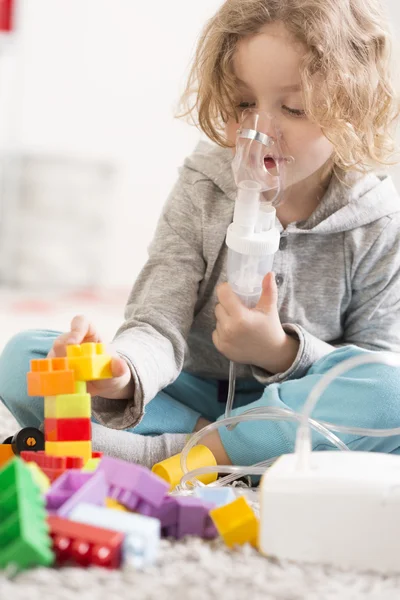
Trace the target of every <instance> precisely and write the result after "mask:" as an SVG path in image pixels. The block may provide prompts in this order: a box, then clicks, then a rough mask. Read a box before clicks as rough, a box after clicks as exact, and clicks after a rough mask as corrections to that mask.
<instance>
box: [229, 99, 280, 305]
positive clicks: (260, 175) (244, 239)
mask: <svg viewBox="0 0 400 600" xmlns="http://www.w3.org/2000/svg"><path fill="white" fill-rule="evenodd" d="M280 152H281V149H280V147H279V134H278V132H277V128H276V125H275V123H274V120H273V119H272V117H270V116H269V115H267V114H264V113H262V112H258V111H255V110H253V109H250V110H247V111H244V113H243V118H242V121H241V123H240V127H239V129H238V131H237V139H236V153H235V157H234V159H233V161H232V170H233V174H234V178H235V182H236V185H237V188H238V193H237V198H236V202H235V209H234V215H233V222H232V223H231V225H230V226H229V227H228V231H227V236H226V244H227V246H228V282H229V283H230V285H231V287H232V289H233V291H234V292H235V293H236V294H237V296H238V297H239V298H240V299H241V301H242V302H243V304H244V305H245V306H247V307H248V308H254V307H255V306H256V305H257V303H258V300H259V298H260V296H261V292H262V282H263V279H264V277H265V275H266V274H267V273H268V272H269V271H271V270H272V264H273V260H274V254H275V252H276V251H277V250H278V247H279V231H278V229H277V227H276V211H275V208H274V205H273V203H274V201H276V199H277V198H278V197H279V195H280V193H281V189H282V181H281V177H280V170H281V160H280V158H281V157H280V155H279V153H280ZM266 156H269V157H271V158H270V161H269V162H270V163H272V164H275V167H274V168H275V170H276V173H275V174H273V173H271V172H270V171H268V169H267V168H266V165H265V157H266ZM272 158H274V159H275V161H273V160H272ZM267 192H268V193H272V196H271V197H270V198H269V199H268V200H264V201H263V202H261V199H262V198H261V195H262V194H263V193H264V194H265V193H267Z"/></svg>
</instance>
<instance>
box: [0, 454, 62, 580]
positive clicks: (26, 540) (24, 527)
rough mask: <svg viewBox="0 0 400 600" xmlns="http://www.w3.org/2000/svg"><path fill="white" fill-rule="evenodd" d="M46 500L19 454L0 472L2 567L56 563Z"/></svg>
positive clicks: (0, 544)
mask: <svg viewBox="0 0 400 600" xmlns="http://www.w3.org/2000/svg"><path fill="white" fill-rule="evenodd" d="M44 504H45V501H44V498H43V496H42V495H41V493H40V489H39V487H38V486H37V484H36V483H35V482H34V480H33V478H32V474H31V471H30V469H29V468H28V467H27V465H25V463H24V462H23V461H22V460H21V459H20V458H18V457H16V458H14V459H13V460H11V461H9V462H8V463H7V464H6V465H5V466H4V467H3V469H2V470H1V471H0V569H4V568H5V567H7V566H9V565H13V566H15V568H16V570H18V571H21V570H23V569H26V568H29V567H34V566H38V565H44V566H48V565H51V564H52V563H53V562H54V554H53V552H52V549H51V548H52V541H51V538H50V536H49V534H48V525H47V521H46V517H47V515H46V510H45V505H44Z"/></svg>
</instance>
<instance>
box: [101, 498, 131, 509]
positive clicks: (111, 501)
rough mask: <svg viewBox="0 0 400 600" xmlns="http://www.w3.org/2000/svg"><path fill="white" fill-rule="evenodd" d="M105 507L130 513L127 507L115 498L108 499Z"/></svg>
mask: <svg viewBox="0 0 400 600" xmlns="http://www.w3.org/2000/svg"><path fill="white" fill-rule="evenodd" d="M105 505H106V507H107V508H114V509H115V510H123V511H124V512H128V509H127V508H126V506H123V505H122V504H120V503H119V502H117V501H116V500H114V498H106V502H105Z"/></svg>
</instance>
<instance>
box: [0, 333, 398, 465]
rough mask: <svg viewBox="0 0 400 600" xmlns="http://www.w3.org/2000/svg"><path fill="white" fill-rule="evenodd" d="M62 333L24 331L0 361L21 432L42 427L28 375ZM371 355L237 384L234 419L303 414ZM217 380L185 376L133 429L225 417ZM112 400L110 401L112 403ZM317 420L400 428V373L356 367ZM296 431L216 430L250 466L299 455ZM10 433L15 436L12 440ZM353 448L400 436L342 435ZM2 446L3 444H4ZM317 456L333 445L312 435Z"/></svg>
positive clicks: (393, 447) (324, 402) (264, 425)
mask: <svg viewBox="0 0 400 600" xmlns="http://www.w3.org/2000/svg"><path fill="white" fill-rule="evenodd" d="M58 335H59V332H56V331H49V330H43V331H42V330H38V331H26V332H22V333H20V334H18V335H16V336H14V337H13V338H12V339H11V340H10V341H9V342H8V344H7V345H6V347H5V348H4V350H3V353H2V355H1V356H0V399H1V400H2V401H3V403H4V404H5V405H6V406H7V407H8V409H9V410H10V411H11V413H12V414H13V415H14V417H15V418H16V419H17V421H18V422H19V424H20V425H21V427H26V426H29V425H30V426H34V427H39V425H40V424H41V423H42V421H43V398H39V397H36V398H29V397H28V396H27V390H26V373H27V372H28V370H29V361H30V360H31V359H33V358H44V357H46V355H47V353H48V352H49V350H50V348H51V346H52V344H53V341H54V339H55V338H56V337H57V336H58ZM365 353H368V351H367V350H361V349H359V348H356V347H354V346H346V347H342V348H339V349H337V350H335V351H334V352H332V353H331V354H328V355H327V356H325V357H324V358H322V359H320V360H319V361H317V362H316V363H315V364H314V365H313V366H312V367H311V368H310V369H309V371H308V373H307V374H306V375H305V376H304V377H303V378H301V379H297V380H289V381H284V382H283V383H279V384H272V385H270V386H268V387H266V388H265V387H263V386H262V385H261V384H260V383H258V382H257V381H256V380H255V379H249V380H238V381H237V386H236V395H235V404H234V406H235V409H234V411H233V414H234V415H240V414H242V413H243V412H245V411H246V410H248V409H249V408H256V407H267V406H273V407H281V408H291V409H293V410H294V411H296V412H301V409H302V406H303V405H304V402H305V400H306V399H307V396H308V394H309V393H310V391H311V389H312V388H313V386H314V385H315V384H316V383H317V382H318V381H319V380H320V379H321V377H322V376H323V375H324V373H326V372H327V371H328V370H329V369H331V368H332V367H334V366H335V365H337V364H338V363H339V362H341V361H344V360H346V359H347V358H349V357H351V356H354V355H357V354H365ZM218 389H219V382H218V381H217V380H215V379H202V378H200V377H195V376H193V375H190V374H188V373H185V372H183V373H182V374H181V375H180V377H178V379H177V380H176V381H175V382H174V383H173V384H172V385H170V386H169V387H167V388H166V389H164V390H163V391H161V392H160V393H159V394H158V395H157V396H156V397H155V398H154V399H153V400H152V401H151V402H150V403H149V404H148V405H147V406H146V412H145V415H144V417H143V419H142V421H141V422H140V423H139V424H138V425H137V426H136V427H134V428H132V429H131V430H130V431H134V432H135V433H138V434H142V435H159V434H162V433H191V432H192V431H193V430H194V427H195V425H196V422H197V420H198V418H199V417H200V416H202V417H204V418H205V419H208V420H209V421H216V420H218V419H222V418H223V414H224V410H225V404H224V403H221V402H220V401H219V399H218ZM110 402H111V401H110ZM312 416H313V418H315V419H317V420H321V421H330V422H332V423H337V424H342V425H353V426H356V427H368V428H379V429H383V428H392V427H399V426H400V369H399V368H395V367H390V366H387V365H382V364H376V365H375V364H368V365H362V366H359V367H357V368H355V369H353V370H352V371H349V372H347V373H345V374H344V375H343V376H341V377H339V378H337V379H336V380H335V381H334V382H333V383H332V384H331V385H330V386H329V387H328V389H327V390H326V392H325V393H324V394H323V396H322V397H321V400H320V402H319V403H318V404H317V407H316V409H315V411H314V413H313V415H312ZM296 429H297V425H296V424H295V423H293V422H288V421H279V422H277V421H265V420H260V421H250V422H244V423H241V424H239V425H238V426H237V427H236V428H235V429H234V430H232V431H228V430H227V429H226V428H225V427H223V426H222V427H221V428H220V429H219V432H220V436H221V440H222V443H223V445H224V447H225V450H226V452H227V454H228V456H229V457H230V459H231V461H232V462H233V464H238V465H251V464H254V463H257V462H260V461H262V460H266V459H268V458H272V457H275V456H279V455H281V454H285V453H288V452H292V451H293V449H294V442H295V436H296ZM11 433H13V432H10V434H11ZM339 437H340V438H341V439H342V440H343V441H344V442H345V443H346V444H347V445H348V446H349V447H350V448H351V449H352V450H364V451H372V452H387V453H396V454H400V437H399V436H392V437H386V438H372V437H360V436H356V435H347V434H346V435H344V434H340V435H339ZM0 441H1V440H0ZM313 448H314V450H332V449H334V448H335V447H334V446H333V445H332V444H331V443H330V442H328V441H327V440H326V439H325V438H324V437H323V436H322V435H320V434H317V433H313Z"/></svg>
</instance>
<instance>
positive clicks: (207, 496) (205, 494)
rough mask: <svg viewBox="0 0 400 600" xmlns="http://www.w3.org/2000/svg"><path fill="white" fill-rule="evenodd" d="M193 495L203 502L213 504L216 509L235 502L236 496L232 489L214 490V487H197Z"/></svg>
mask: <svg viewBox="0 0 400 600" xmlns="http://www.w3.org/2000/svg"><path fill="white" fill-rule="evenodd" d="M194 495H195V496H196V497H197V498H200V500H204V502H210V503H211V504H214V505H215V507H216V508H219V507H220V506H225V504H230V503H231V502H233V501H234V500H236V496H235V493H234V491H233V490H232V488H228V487H226V488H221V487H220V488H217V487H216V488H214V487H200V486H199V487H197V488H196V489H195V491H194Z"/></svg>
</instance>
